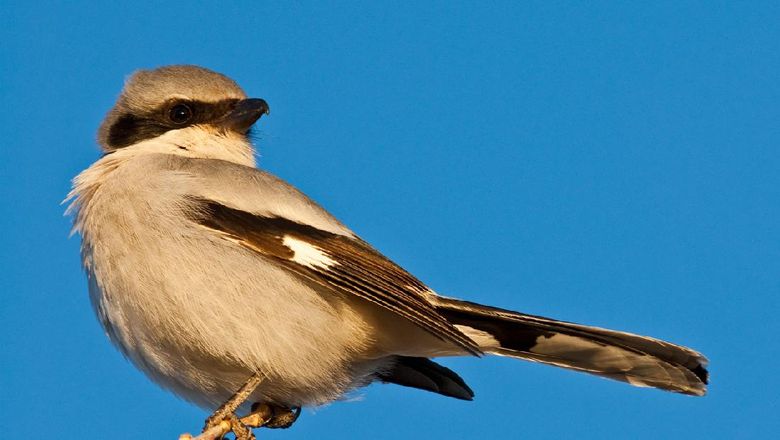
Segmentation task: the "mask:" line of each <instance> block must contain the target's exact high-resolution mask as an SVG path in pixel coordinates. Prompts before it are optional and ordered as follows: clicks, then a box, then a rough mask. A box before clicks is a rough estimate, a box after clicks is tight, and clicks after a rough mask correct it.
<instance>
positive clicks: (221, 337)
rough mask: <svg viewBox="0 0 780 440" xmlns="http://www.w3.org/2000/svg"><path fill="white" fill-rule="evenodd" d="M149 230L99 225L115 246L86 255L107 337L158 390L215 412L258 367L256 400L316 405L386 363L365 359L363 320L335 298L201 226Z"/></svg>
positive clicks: (367, 332) (367, 335) (368, 345)
mask: <svg viewBox="0 0 780 440" xmlns="http://www.w3.org/2000/svg"><path fill="white" fill-rule="evenodd" d="M125 229H126V228H125ZM140 231H146V232H144V234H146V236H142V235H141V232H140ZM149 231H154V228H149V227H148V225H146V227H145V228H141V229H138V230H136V231H130V232H134V233H129V232H128V231H127V230H123V231H103V232H104V233H106V234H113V238H112V239H113V240H114V241H115V242H114V243H108V244H109V245H108V246H104V247H102V248H94V247H87V249H86V251H85V262H89V264H88V265H87V266H88V275H89V278H90V295H91V297H92V300H93V304H94V305H95V309H96V311H97V313H98V315H99V318H100V321H101V323H102V324H103V326H104V327H105V329H106V332H107V334H108V335H109V337H110V338H111V340H112V341H113V342H114V343H115V344H116V345H117V346H118V347H119V348H120V350H121V351H122V352H123V353H124V354H125V355H126V356H127V357H128V358H129V359H130V360H131V361H132V362H133V363H134V364H135V365H136V366H137V367H139V368H140V369H141V370H143V371H144V372H145V373H146V374H147V375H149V376H150V377H151V378H152V379H153V380H155V381H156V382H157V383H158V384H160V385H161V386H163V387H165V388H168V389H170V390H172V391H173V392H175V393H176V394H178V395H180V396H181V397H183V398H185V399H187V400H190V401H192V402H194V403H196V404H198V405H200V406H202V407H206V408H213V407H216V406H218V405H219V404H221V403H222V402H223V401H224V400H226V399H227V398H228V397H230V395H232V394H233V393H234V392H235V391H236V390H238V388H240V386H241V385H242V384H243V383H244V381H246V379H247V378H248V377H249V375H250V374H252V372H255V371H257V372H260V373H261V374H264V375H266V376H267V379H266V380H265V381H264V382H263V384H262V385H261V387H260V388H259V390H258V392H257V394H256V395H255V396H253V400H256V401H261V400H262V401H269V402H274V403H279V404H286V405H314V404H322V403H326V402H329V401H332V400H334V399H337V398H339V397H340V396H342V395H343V394H344V393H345V392H347V391H349V390H350V389H352V388H354V387H356V386H359V385H363V384H365V383H366V382H367V381H369V380H370V378H371V376H372V374H373V372H374V371H375V370H376V369H377V368H381V367H382V365H381V361H367V359H368V358H369V357H370V355H369V354H368V353H371V352H373V348H372V337H371V334H372V329H371V326H370V325H369V324H367V323H366V322H365V321H364V320H363V318H362V317H361V315H360V314H359V312H358V311H356V310H355V309H354V308H353V307H352V306H350V305H349V304H348V302H346V301H344V300H343V299H342V298H341V297H340V296H339V295H337V294H333V293H332V292H328V291H324V290H323V289H320V288H318V287H317V286H313V285H311V284H309V283H307V282H306V281H305V280H302V279H299V278H297V277H296V276H295V275H293V274H289V273H288V272H285V271H283V270H281V269H280V268H278V267H276V266H275V265H273V264H258V263H259V261H258V259H259V258H262V257H259V256H258V255H257V254H255V253H253V252H252V251H249V250H247V249H244V248H242V247H241V246H240V245H238V244H236V243H233V242H230V241H227V240H224V239H221V238H218V237H212V236H207V235H205V234H204V233H203V232H202V231H199V230H197V229H192V230H186V228H185V229H184V230H183V233H182V234H181V235H179V236H176V237H172V236H170V234H157V235H155V236H149ZM123 234H124V235H125V237H124V239H123V237H122V235H123ZM116 241H118V242H116ZM101 242H102V243H106V241H105V240H103V241H101Z"/></svg>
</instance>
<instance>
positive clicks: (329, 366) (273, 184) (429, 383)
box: [66, 65, 708, 440]
mask: <svg viewBox="0 0 780 440" xmlns="http://www.w3.org/2000/svg"><path fill="white" fill-rule="evenodd" d="M268 113H269V106H268V103H267V102H266V101H265V100H263V99H258V98H249V97H247V94H246V93H245V92H244V90H243V89H242V88H241V87H240V86H239V85H238V84H237V83H236V82H235V81H234V80H232V79H230V78H229V77H227V76H225V75H223V74H221V73H217V72H215V71H212V70H209V69H206V68H203V67H199V66H194V65H169V66H163V67H157V68H154V69H146V70H143V69H142V70H138V71H135V72H134V73H132V74H131V75H130V76H129V77H128V79H127V80H126V82H125V84H124V87H123V89H122V91H121V93H120V95H119V97H118V99H117V100H116V103H115V104H114V106H113V107H112V108H111V109H110V110H109V111H108V113H107V115H106V117H105V119H104V120H103V122H102V123H101V125H100V127H99V129H98V135H97V142H98V144H99V146H100V148H101V150H102V152H103V154H102V156H101V157H100V158H99V159H98V160H97V161H96V162H95V163H93V164H92V165H91V166H90V167H89V168H87V169H86V170H84V171H83V172H81V173H80V174H79V175H78V176H76V177H75V178H74V179H73V185H72V190H71V192H70V194H69V195H68V198H67V199H66V200H67V201H69V203H70V204H69V207H68V209H67V213H68V214H69V215H71V216H72V217H73V233H77V234H78V235H80V237H81V260H82V265H83V268H84V270H85V273H86V276H87V281H88V290H89V297H90V301H91V303H92V305H93V308H94V310H95V312H96V314H97V317H98V319H99V321H100V323H101V324H102V327H103V328H104V330H105V332H106V334H107V336H108V338H109V339H110V340H111V342H112V343H113V344H114V345H115V346H116V347H117V348H118V349H119V351H121V353H122V354H123V355H124V356H125V357H126V358H127V359H129V360H130V362H132V364H134V365H135V366H136V367H137V368H138V369H140V370H141V371H143V372H144V373H145V374H146V375H147V376H148V377H149V378H151V380H153V381H154V382H156V383H157V384H159V385H161V386H162V387H163V388H165V389H168V390H170V391H172V392H173V393H175V394H176V395H178V396H180V397H182V398H184V399H186V400H188V401H190V402H192V403H194V404H195V405H197V406H200V407H202V408H204V409H206V410H209V411H213V413H212V415H211V416H210V417H209V418H208V419H206V424H205V425H206V426H205V428H204V430H205V429H208V428H213V427H214V426H215V425H217V424H219V423H222V422H226V423H228V424H229V425H230V427H231V430H233V432H235V434H236V436H237V437H238V438H240V439H242V440H244V439H252V438H254V437H253V434H252V431H251V428H253V427H254V426H247V424H246V423H244V422H243V421H242V420H241V419H239V418H238V416H237V414H238V412H239V411H249V412H251V411H255V410H257V408H258V405H265V406H264V408H270V409H271V410H272V411H271V414H272V417H271V419H272V420H270V421H269V422H268V423H267V425H268V426H269V427H279V428H284V427H288V426H290V425H291V424H292V423H293V422H294V421H295V419H297V417H298V414H299V413H300V408H301V407H312V406H318V405H323V404H326V403H329V402H333V401H337V400H339V399H342V398H344V397H345V396H346V395H348V393H350V392H352V391H353V390H356V389H358V388H360V387H363V386H365V385H368V384H370V383H373V382H382V383H389V384H397V385H401V386H406V387H411V388H417V389H421V390H426V391H430V392H434V393H438V394H440V395H443V396H448V397H453V398H456V399H462V400H471V399H472V398H473V397H474V392H473V391H472V390H471V388H470V387H469V386H468V385H467V384H466V382H465V381H464V380H463V379H462V378H461V377H460V376H459V375H458V374H457V373H456V372H454V371H452V370H450V369H449V368H447V367H445V366H443V365H440V364H439V363H437V362H435V361H434V360H432V359H435V358H440V357H449V356H476V357H481V356H483V355H499V356H504V357H509V358H515V359H523V360H527V361H532V362H536V363H541V364H547V365H553V366H556V367H562V368H566V369H570V370H575V371H580V372H584V373H589V374H592V375H596V376H600V377H604V378H609V379H614V380H618V381H623V382H626V383H628V384H631V385H634V386H639V387H652V388H658V389H661V390H667V391H672V392H676V393H682V394H688V395H694V396H702V395H704V394H705V392H706V385H707V382H708V371H707V359H706V358H705V357H704V355H702V354H701V353H699V352H697V351H695V350H692V349H690V348H686V347H683V346H680V345H676V344H673V343H670V342H665V341H662V340H659V339H655V338H651V337H646V336H640V335H636V334H632V333H627V332H621V331H614V330H608V329H605V328H600V327H593V326H587V325H581V324H575V323H571V322H566V321H559V320H555V319H550V318H545V317H541V316H535V315H530V314H525V313H519V312H515V311H511V310H506V309H502V308H498V307H492V306H487V305H481V304H478V303H475V302H470V301H465V300H460V299H455V298H452V297H448V296H444V295H440V294H438V293H436V292H435V291H434V290H432V289H431V288H429V287H428V286H427V285H426V284H424V283H423V282H422V281H420V280H419V279H417V278H416V277H415V276H414V275H412V274H411V273H410V272H408V271H406V270H405V269H403V268H401V267H400V266H399V265H397V264H395V263H394V262H393V261H391V260H390V259H388V258H387V257H385V256H384V255H382V254H381V253H380V252H379V251H377V250H376V249H375V248H374V247H372V246H371V245H370V244H369V243H367V242H366V241H364V240H363V239H362V238H360V237H359V236H358V235H356V234H355V233H354V232H353V231H352V230H351V229H350V228H348V227H347V226H346V225H344V224H343V223H342V222H341V221H339V220H338V219H337V218H335V217H334V216H333V215H331V214H330V213H329V212H328V211H326V210H325V209H324V208H322V207H321V206H320V205H318V204H317V203H316V202H314V201H313V200H312V199H310V198H309V197H307V196H306V195H304V194H303V193H302V192H301V191H299V190H298V189H296V188H295V187H293V186H292V185H290V184H289V183H286V182H285V181H283V180H282V179H280V178H278V177H276V176H274V175H272V174H270V173H268V172H265V171H262V170H261V169H259V168H258V167H257V164H256V154H255V149H254V145H253V142H252V137H251V130H252V128H253V126H254V125H255V124H256V123H257V121H258V120H259V119H260V118H261V117H262V116H264V115H267V114H268ZM453 264H454V263H453Z"/></svg>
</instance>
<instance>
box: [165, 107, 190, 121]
mask: <svg viewBox="0 0 780 440" xmlns="http://www.w3.org/2000/svg"><path fill="white" fill-rule="evenodd" d="M168 117H169V118H170V119H171V121H173V123H174V124H186V123H187V122H189V121H190V119H192V109H191V108H190V106H188V105H187V104H176V105H174V106H173V107H171V110H170V111H169V112H168Z"/></svg>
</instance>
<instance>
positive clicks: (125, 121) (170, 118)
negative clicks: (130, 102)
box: [108, 99, 239, 148]
mask: <svg viewBox="0 0 780 440" xmlns="http://www.w3.org/2000/svg"><path fill="white" fill-rule="evenodd" d="M238 102H239V100H238V99H225V100H222V101H217V102H202V101H183V100H176V101H171V102H167V103H165V104H163V105H161V106H160V107H158V108H156V109H154V110H152V111H150V112H148V113H146V114H143V115H134V114H130V113H125V114H123V115H121V116H119V118H117V120H116V121H115V122H114V123H113V124H112V125H111V127H110V128H109V130H108V145H109V146H110V147H112V148H124V147H127V146H129V145H133V144H135V143H138V142H140V141H143V140H146V139H152V138H155V137H158V136H160V135H162V134H164V133H165V132H167V131H170V130H176V129H179V128H184V127H189V126H191V125H195V124H209V123H214V122H218V121H220V120H221V119H224V118H225V116H227V115H228V114H229V113H230V112H231V111H232V110H233V109H234V108H235V106H236V104H237V103H238Z"/></svg>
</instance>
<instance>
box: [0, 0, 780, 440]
mask: <svg viewBox="0 0 780 440" xmlns="http://www.w3.org/2000/svg"><path fill="white" fill-rule="evenodd" d="M31 3H32V2H26V1H10V2H8V1H6V2H4V4H3V9H4V12H3V13H2V15H1V16H0V40H1V41H2V44H0V53H1V56H0V97H1V98H2V102H3V109H4V110H3V116H2V118H0V130H1V131H0V133H1V134H2V138H1V139H2V143H1V144H0V148H2V157H3V161H2V164H1V165H0V173H1V174H0V199H2V201H3V212H2V215H0V229H1V230H2V231H3V234H2V237H1V238H0V266H1V267H2V272H0V273H2V276H1V277H0V294H2V301H1V302H0V320H1V321H2V327H1V328H2V331H0V350H1V351H0V414H2V416H0V418H2V425H3V428H2V430H3V432H4V434H5V437H6V438H28V437H31V438H57V439H85V438H107V437H108V436H109V435H110V436H111V438H114V439H138V438H144V439H151V438H155V439H158V438H159V439H175V438H176V436H177V435H178V434H179V433H180V432H182V431H185V430H194V429H197V428H198V427H200V426H201V422H202V420H203V418H204V416H205V413H204V412H203V411H201V410H199V409H197V408H195V407H193V406H191V405H189V404H187V403H185V402H183V401H181V400H178V399H177V398H176V397H174V396H173V395H171V394H168V393H167V392H164V391H162V390H161V389H159V388H157V387H156V386H155V385H154V384H152V383H151V382H150V381H148V380H147V379H146V378H145V377H144V376H143V375H142V374H141V373H139V372H138V371H136V370H135V369H134V368H133V367H132V366H131V365H130V364H129V363H128V362H126V361H125V360H124V359H123V358H122V356H121V355H120V354H119V353H118V352H117V351H115V350H114V348H113V347H111V345H110V344H109V342H108V340H107V338H106V337H105V336H104V334H103V332H102V330H101V329H100V327H99V325H98V323H97V320H96V319H95V317H94V316H93V313H92V310H91V308H90V305H89V301H88V296H87V287H86V282H85V277H84V275H83V273H82V271H81V268H80V265H79V255H78V247H79V239H78V238H77V237H74V238H72V239H70V240H69V239H68V238H67V237H68V231H69V228H70V220H69V219H67V218H64V217H63V216H62V213H63V209H64V208H63V206H60V204H59V203H60V201H61V200H62V199H63V198H64V196H65V194H66V193H67V192H68V188H69V184H70V183H69V180H70V178H72V177H73V176H74V175H76V174H77V173H78V172H79V171H80V170H82V169H84V168H86V167H87V166H89V164H90V163H92V162H93V161H94V160H95V159H96V158H97V157H98V156H99V152H98V150H97V148H96V145H95V142H94V138H95V131H96V129H97V126H98V124H99V122H100V120H101V118H102V117H103V115H104V113H105V112H106V111H107V110H108V108H109V107H110V106H111V105H112V103H113V101H114V99H115V97H116V95H117V93H118V92H119V90H120V88H121V86H122V83H123V79H124V78H125V76H126V75H127V74H128V73H130V72H131V71H133V70H134V69H136V68H140V67H154V66H159V65H164V64H171V63H194V64H200V65H203V66H207V67H209V68H212V69H215V70H217V71H220V72H224V73H226V74H228V75H230V76H232V77H234V78H236V79H237V80H238V81H239V83H240V84H241V85H242V86H243V87H244V88H245V89H246V90H247V92H248V93H249V94H250V95H252V96H257V97H262V98H265V99H266V100H267V101H268V102H269V103H270V106H271V109H272V113H271V115H270V117H268V118H263V119H262V121H261V123H260V127H259V128H260V130H259V133H260V134H259V136H258V142H257V144H258V147H259V150H260V154H261V160H260V164H261V166H262V167H263V168H265V169H268V170H270V171H271V172H273V173H275V174H278V175H279V176H281V177H283V178H284V179H287V180H288V181H290V182H292V183H294V184H295V185H297V186H299V187H300V188H301V189H302V190H304V191H305V192H306V193H308V194H309V195H311V196H312V197H314V198H315V199H316V200H318V201H319V202H321V203H322V204H323V205H324V206H326V207H327V208H328V209H330V210H331V211H332V212H333V213H335V214H336V215H337V216H338V217H340V218H341V219H342V220H344V221H345V222H346V223H347V224H348V225H350V226H351V227H352V228H354V229H355V230H356V231H357V232H358V233H359V234H360V235H362V236H363V237H364V238H366V239H367V240H368V241H370V242H371V243H373V244H374V245H375V246H376V247H377V248H379V249H380V250H381V251H383V252H384V253H386V254H387V255H388V256H390V257H391V258H393V259H395V260H396V261H397V262H399V263H400V264H402V265H403V266H405V267H406V268H407V269H409V270H410V271H412V272H413V273H415V274H416V275H418V276H419V277H420V278H421V279H422V280H424V281H426V282H428V283H429V284H430V285H431V286H432V287H433V288H434V289H436V290H437V291H439V292H442V293H445V294H448V295H451V296H458V297H463V298H468V299H470V300H474V301H479V302H483V303H489V304H495V305H499V306H502V307H507V308H513V309H516V310H522V311H525V312H529V313H535V314H542V315H548V316H552V317H556V318H560V319H566V320H571V321H577V322H583V323H586V324H595V325H601V326H606V327H611V328H616V329H622V330H629V331H633V332H637V333H642V334H649V335H653V336H656V337H660V338H665V339H669V340H672V341H675V342H678V343H681V344H685V345H689V346H691V347H694V348H696V349H699V350H701V351H703V352H704V353H705V354H707V355H708V356H709V357H710V360H711V371H712V386H711V392H710V394H709V395H708V396H707V397H704V398H691V397H686V396H680V395H675V394H668V393H662V392H659V391H654V390H645V389H638V388H633V387H629V386H626V385H624V384H621V383H613V382H609V381H606V380H602V379H598V378H594V377H589V376H586V375H581V374H576V373H572V372H568V371H563V370H559V369H554V368H550V367H543V366H538V365H533V364H530V363H524V362H520V361H511V360H508V359H501V358H487V359H481V360H480V359H451V360H445V363H446V364H447V365H448V366H450V367H452V368H455V369H456V370H457V371H458V372H460V374H461V375H462V376H463V377H464V378H465V379H466V380H467V381H468V382H469V384H470V385H471V386H472V387H473V388H474V390H475V391H476V400H475V401H474V402H470V403H469V402H462V401H457V400H449V399H446V398H443V397H439V396H437V395H432V394H428V393H424V392H420V391H415V390H410V389H404V388H400V387H392V386H382V385H374V386H371V387H369V388H367V389H364V390H362V391H361V392H360V393H358V394H357V397H358V399H356V400H355V401H350V402H342V403H335V404H332V405H330V406H327V407H324V408H320V409H317V410H314V411H305V412H304V414H303V416H302V417H301V419H300V420H299V422H298V423H297V425H296V426H295V427H293V428H292V430H289V431H275V432H272V431H260V432H259V435H260V438H268V439H299V438H325V439H342V438H369V436H370V437H371V438H374V439H398V438H423V436H424V437H425V438H432V439H469V438H479V437H486V436H494V437H495V438H574V437H576V438H593V439H602V438H633V439H640V438H646V439H656V438H686V439H690V438H758V437H760V436H761V435H767V436H769V435H770V434H773V435H776V433H777V431H778V430H779V429H780V417H778V401H780V398H779V397H778V394H780V380H778V375H777V373H776V371H775V370H776V367H777V365H778V361H780V353H779V351H780V343H778V340H777V338H778V335H780V324H778V322H779V321H780V320H778V318H777V315H778V313H779V312H780V307H778V306H780V300H779V299H778V296H779V294H780V203H779V202H780V129H779V128H778V127H780V107H779V104H778V102H780V47H779V46H780V24H779V23H780V9H778V6H777V3H776V2H765V3H763V2H750V3H741V4H736V2H734V3H727V2H698V3H689V2H679V1H674V2H671V1H670V2H663V3H661V2H653V3H656V4H657V5H655V6H647V5H638V3H646V2H635V3H637V4H635V5H632V6H628V5H619V4H618V3H619V2H602V3H600V4H597V5H593V4H587V5H586V4H585V3H574V2H570V3H569V2H556V4H552V3H553V2H536V3H530V4H526V5H522V6H509V5H506V4H505V5H503V6H497V5H494V6H491V7H485V8H482V7H477V6H476V3H477V2H463V3H461V4H455V3H458V2H440V3H429V4H428V5H427V6H419V5H416V6H412V2H409V3H401V4H394V5H392V6H387V7H385V6H366V5H361V4H357V3H356V4H352V5H346V4H342V5H340V6H335V5H329V6H322V5H312V4H307V3H304V2H295V3H292V2H286V3H287V4H286V5H284V6H272V5H268V4H259V3H255V2H245V3H243V4H238V3H232V4H231V5H230V6H225V5H223V3H224V2H220V3H219V4H216V3H215V4H212V5H208V6H203V7H195V6H192V3H184V2H181V3H178V4H171V3H167V4H165V5H160V4H142V3H141V2H132V4H129V5H126V6H98V5H97V4H87V3H83V4H78V2H58V4H49V5H46V6H34V5H32V4H31ZM587 3H592V2H587ZM27 428H33V429H34V430H32V431H26V429H27ZM9 430H10V432H9Z"/></svg>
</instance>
